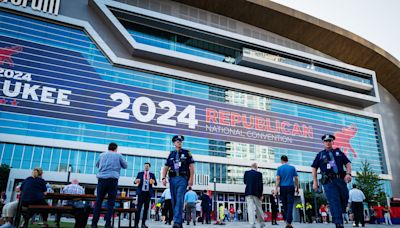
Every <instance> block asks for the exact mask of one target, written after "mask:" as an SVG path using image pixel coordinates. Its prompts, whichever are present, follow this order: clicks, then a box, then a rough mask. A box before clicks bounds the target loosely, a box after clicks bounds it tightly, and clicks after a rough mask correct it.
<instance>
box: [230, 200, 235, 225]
mask: <svg viewBox="0 0 400 228" xmlns="http://www.w3.org/2000/svg"><path fill="white" fill-rule="evenodd" d="M229 214H230V216H231V222H233V220H234V219H235V208H233V205H232V204H231V207H230V208H229Z"/></svg>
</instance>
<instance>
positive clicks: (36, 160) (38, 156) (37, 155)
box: [32, 146, 43, 169]
mask: <svg viewBox="0 0 400 228" xmlns="http://www.w3.org/2000/svg"><path fill="white" fill-rule="evenodd" d="M42 153H43V147H41V146H35V147H34V153H33V159H32V169H33V168H36V167H40V161H41V160H42Z"/></svg>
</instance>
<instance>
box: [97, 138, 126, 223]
mask: <svg viewBox="0 0 400 228" xmlns="http://www.w3.org/2000/svg"><path fill="white" fill-rule="evenodd" d="M117 150H118V145H117V144H116V143H110V144H109V145H108V151H107V152H103V153H101V154H100V156H99V159H98V160H97V162H96V167H97V168H99V171H98V173H97V179H98V183H97V191H96V205H95V208H94V210H93V220H92V227H93V228H97V223H98V221H99V217H100V209H101V205H102V203H103V200H104V197H105V196H106V194H107V195H108V196H107V214H106V215H105V217H104V219H105V221H106V224H105V227H106V228H108V227H112V226H111V216H112V215H113V214H114V204H115V198H116V196H117V190H118V179H119V173H120V171H121V168H122V169H126V168H127V167H128V164H127V163H126V161H125V160H124V159H123V158H122V155H121V154H119V153H117Z"/></svg>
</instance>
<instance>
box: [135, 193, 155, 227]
mask: <svg viewBox="0 0 400 228" xmlns="http://www.w3.org/2000/svg"><path fill="white" fill-rule="evenodd" d="M150 198H151V197H150V193H149V192H148V191H147V192H145V191H142V192H141V193H140V194H139V196H138V205H137V211H136V213H135V227H139V220H140V212H141V210H142V207H143V206H144V208H143V218H142V225H145V224H146V220H147V213H148V212H149V204H150Z"/></svg>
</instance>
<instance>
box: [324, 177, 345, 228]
mask: <svg viewBox="0 0 400 228" xmlns="http://www.w3.org/2000/svg"><path fill="white" fill-rule="evenodd" d="M323 186H324V190H325V195H326V198H327V199H328V203H329V208H330V212H331V215H332V220H333V223H335V224H343V216H342V214H343V212H345V211H346V205H347V201H348V199H349V190H348V189H347V186H346V182H344V180H343V179H341V178H334V179H332V180H331V181H330V182H329V183H327V184H324V185H323Z"/></svg>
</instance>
